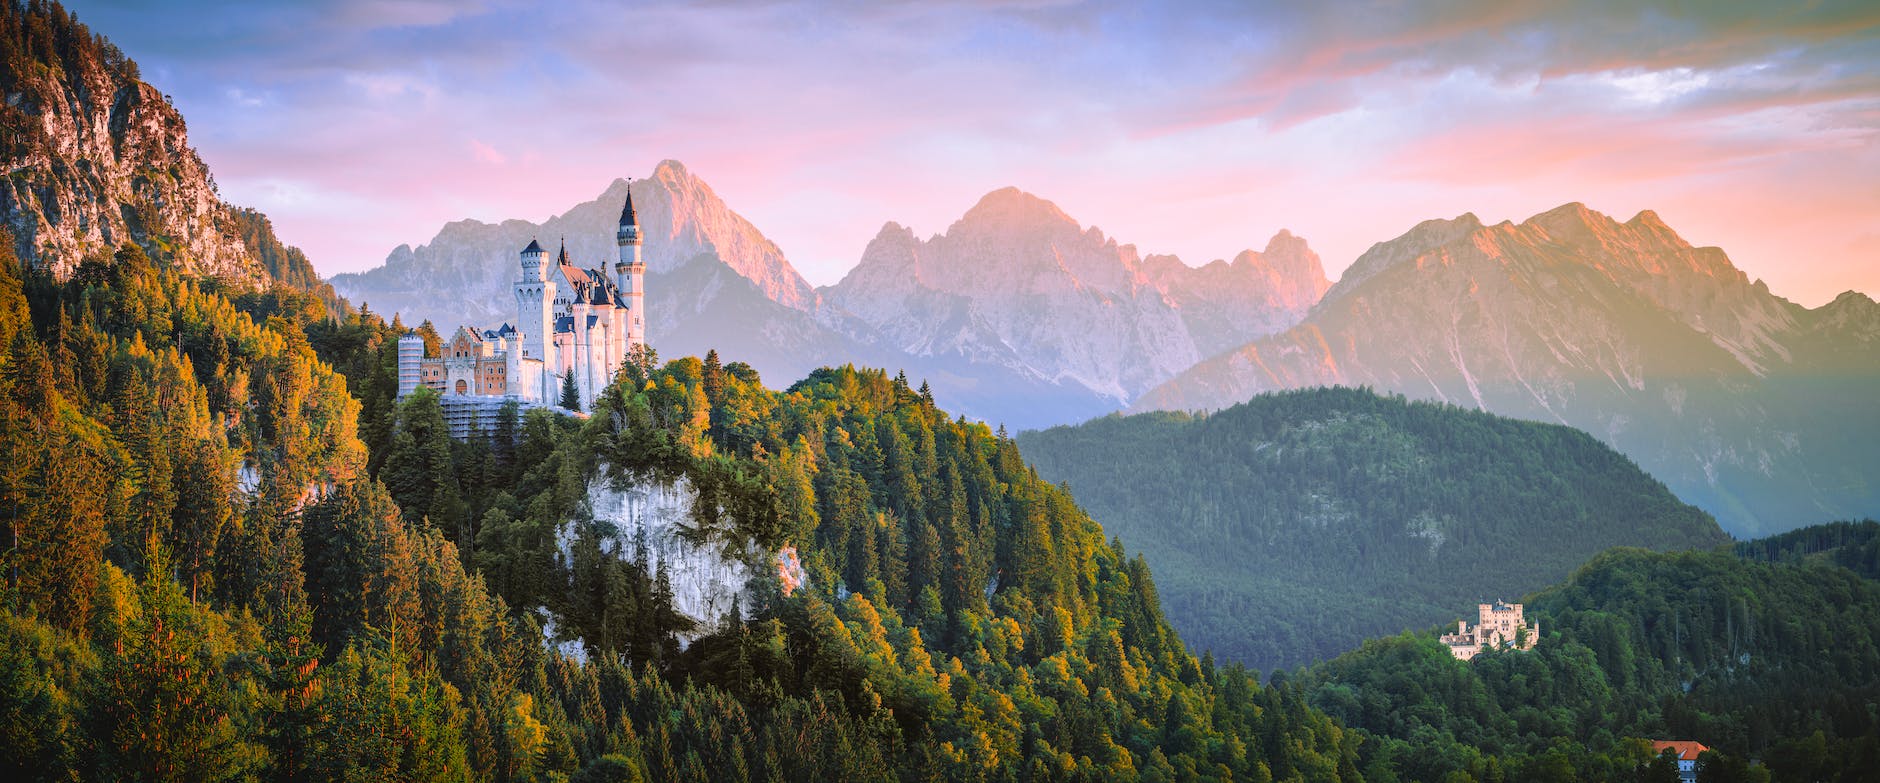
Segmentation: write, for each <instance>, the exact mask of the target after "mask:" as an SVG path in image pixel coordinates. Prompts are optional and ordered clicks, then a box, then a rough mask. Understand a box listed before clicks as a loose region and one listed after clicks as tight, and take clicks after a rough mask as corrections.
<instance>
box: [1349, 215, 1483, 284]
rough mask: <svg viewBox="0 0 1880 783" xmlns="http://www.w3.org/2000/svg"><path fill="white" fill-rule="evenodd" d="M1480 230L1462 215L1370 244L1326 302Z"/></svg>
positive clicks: (1425, 223) (1472, 218)
mask: <svg viewBox="0 0 1880 783" xmlns="http://www.w3.org/2000/svg"><path fill="white" fill-rule="evenodd" d="M1480 230H1482V219H1481V218H1478V217H1476V216H1475V213H1474V212H1464V213H1462V214H1460V215H1457V216H1456V217H1455V218H1453V219H1450V220H1443V219H1441V218H1435V219H1431V220H1425V221H1423V222H1421V223H1418V224H1416V225H1415V226H1414V227H1412V228H1411V229H1410V230H1409V231H1406V232H1404V233H1403V234H1401V235H1399V236H1397V237H1396V238H1395V239H1390V240H1387V241H1384V242H1379V243H1377V244H1375V245H1372V246H1371V248H1370V249H1369V250H1366V251H1364V254H1363V255H1360V256H1358V260H1356V261H1353V262H1352V263H1351V266H1349V267H1347V268H1346V269H1345V273H1344V274H1343V275H1340V276H1339V278H1338V282H1337V283H1336V284H1334V285H1333V286H1332V287H1331V289H1330V290H1328V291H1326V292H1325V297H1324V298H1325V299H1331V298H1333V297H1334V296H1342V295H1344V293H1345V292H1348V291H1351V290H1353V289H1355V288H1357V287H1358V286H1359V285H1360V284H1362V283H1363V282H1364V281H1366V280H1369V279H1371V278H1372V277H1373V276H1375V275H1377V274H1378V273H1379V272H1382V271H1384V270H1386V269H1389V268H1391V267H1394V266H1396V265H1398V264H1401V263H1405V262H1407V261H1413V260H1415V259H1416V258H1417V257H1418V256H1421V255H1423V254H1424V253H1427V252H1429V251H1431V250H1435V249H1436V248H1439V247H1442V246H1444V245H1447V244H1449V243H1451V242H1454V241H1456V240H1458V239H1461V238H1463V237H1466V236H1469V235H1471V234H1474V233H1475V232H1477V231H1480Z"/></svg>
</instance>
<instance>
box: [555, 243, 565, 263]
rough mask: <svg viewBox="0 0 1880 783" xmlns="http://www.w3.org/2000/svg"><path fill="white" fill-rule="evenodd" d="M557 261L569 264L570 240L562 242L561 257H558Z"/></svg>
mask: <svg viewBox="0 0 1880 783" xmlns="http://www.w3.org/2000/svg"><path fill="white" fill-rule="evenodd" d="M555 261H556V262H557V263H562V264H566V263H568V240H566V239H563V240H562V241H561V255H559V256H557V257H556V258H555Z"/></svg>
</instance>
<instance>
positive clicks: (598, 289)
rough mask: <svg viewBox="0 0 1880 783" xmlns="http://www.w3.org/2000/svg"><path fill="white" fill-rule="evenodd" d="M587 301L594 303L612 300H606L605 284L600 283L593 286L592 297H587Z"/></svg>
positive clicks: (605, 302) (604, 302)
mask: <svg viewBox="0 0 1880 783" xmlns="http://www.w3.org/2000/svg"><path fill="white" fill-rule="evenodd" d="M588 302H590V303H592V304H595V305H606V304H613V303H612V302H609V301H607V284H606V283H602V284H600V285H597V286H595V287H594V298H592V299H589V300H588Z"/></svg>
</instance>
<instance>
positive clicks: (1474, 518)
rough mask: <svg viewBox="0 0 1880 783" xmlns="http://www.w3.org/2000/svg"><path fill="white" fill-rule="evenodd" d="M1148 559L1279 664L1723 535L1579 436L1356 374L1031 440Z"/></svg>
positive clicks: (1230, 638)
mask: <svg viewBox="0 0 1880 783" xmlns="http://www.w3.org/2000/svg"><path fill="white" fill-rule="evenodd" d="M1019 444H1020V448H1021V450H1022V451H1023V452H1024V454H1025V457H1026V458H1027V459H1029V460H1031V461H1032V463H1033V464H1035V465H1036V466H1037V468H1038V472H1039V475H1040V476H1042V477H1043V478H1044V479H1046V480H1047V481H1054V482H1064V483H1066V484H1068V485H1069V487H1070V489H1071V491H1072V492H1073V493H1075V494H1076V496H1077V500H1078V502H1079V503H1081V504H1083V506H1084V508H1086V509H1088V510H1089V511H1090V514H1091V516H1092V517H1094V518H1095V519H1097V520H1098V521H1099V522H1101V523H1103V525H1104V528H1105V529H1106V530H1109V531H1110V532H1111V533H1112V534H1113V535H1115V536H1117V537H1118V538H1120V539H1121V540H1122V542H1123V543H1124V544H1125V545H1127V546H1129V547H1130V548H1131V549H1132V550H1134V551H1136V552H1139V553H1141V554H1143V555H1144V556H1145V557H1147V558H1148V560H1149V563H1150V564H1151V565H1152V566H1153V567H1154V569H1155V573H1156V576H1157V580H1158V584H1159V585H1160V586H1161V588H1162V598H1163V600H1164V601H1165V602H1166V605H1167V606H1168V609H1169V616H1170V618H1171V620H1172V621H1173V623H1174V625H1175V627H1176V628H1178V629H1179V630H1180V631H1181V633H1182V638H1184V639H1186V640H1188V642H1189V643H1190V644H1192V645H1194V646H1195V647H1196V648H1198V649H1208V650H1211V651H1213V652H1214V653H1215V654H1216V655H1220V656H1222V657H1223V658H1225V659H1230V660H1236V661H1240V662H1243V663H1246V664H1247V665H1249V666H1253V667H1255V668H1259V669H1264V670H1271V669H1275V668H1287V667H1292V666H1296V665H1299V664H1302V663H1308V662H1311V661H1315V660H1321V659H1324V658H1328V657H1331V656H1333V655H1337V654H1339V653H1341V652H1344V651H1346V650H1349V649H1352V648H1354V647H1356V646H1358V644H1359V643H1360V642H1362V641H1363V640H1365V639H1367V638H1371V637H1375V636H1380V635H1389V634H1393V633H1396V632H1398V631H1401V630H1403V629H1405V628H1427V627H1429V626H1431V625H1434V624H1437V623H1441V622H1446V621H1450V620H1452V619H1453V618H1457V617H1461V616H1465V615H1469V614H1470V613H1472V612H1473V608H1474V606H1475V605H1476V603H1478V602H1480V601H1487V600H1494V599H1495V598H1498V597H1499V598H1512V597H1514V596H1518V595H1522V594H1524V593H1527V592H1530V591H1533V590H1536V589H1539V588H1541V587H1544V586H1546V585H1549V584H1553V583H1556V582H1558V581H1560V580H1562V579H1564V578H1565V577H1566V576H1567V575H1568V574H1569V573H1571V572H1572V570H1573V569H1574V568H1576V567H1578V566H1579V565H1580V564H1582V563H1584V562H1586V560H1587V558H1590V557H1592V556H1593V555H1594V554H1596V553H1598V552H1599V551H1601V550H1603V549H1606V548H1607V547H1612V546H1621V545H1625V546H1642V547H1650V548H1653V549H1681V548H1691V547H1704V546H1713V545H1717V544H1721V543H1724V542H1725V541H1727V540H1728V539H1727V538H1726V537H1725V536H1724V535H1723V533H1722V532H1721V531H1720V530H1719V529H1718V528H1717V525H1716V523H1715V522H1713V521H1712V520H1711V518H1710V517H1709V516H1708V515H1706V514H1704V513H1703V512H1702V511H1699V510H1698V509H1695V508H1692V507H1690V506H1687V505H1685V504H1683V503H1681V502H1679V501H1678V499H1677V498H1676V497H1673V496H1672V495H1671V493H1670V492H1669V491H1667V490H1666V489H1665V487H1664V485H1663V484H1660V483H1659V482H1658V481H1656V480H1654V479H1652V477H1650V476H1648V475H1646V474H1645V473H1643V472H1642V471H1640V470H1639V468H1638V466H1637V465H1634V464H1633V463H1632V461H1631V460H1629V459H1626V458H1625V457H1624V456H1622V455H1620V454H1618V453H1617V452H1615V451H1613V450H1612V449H1610V448H1608V447H1606V446H1605V445H1604V444H1601V443H1600V442H1599V441H1598V440H1596V439H1594V438H1592V437H1591V436H1589V435H1587V434H1586V433H1583V432H1580V431H1578V430H1575V429H1572V428H1569V427H1562V426H1556V425H1547V424H1538V423H1534V422H1526V421H1518V420H1514V419H1507V418H1502V417H1499V416H1494V415H1491V414H1487V413H1482V412H1480V411H1473V410H1466V409H1462V408H1458V407H1455V406H1452V405H1441V404H1434V403H1423V402H1407V401H1405V400H1404V398H1402V397H1401V396H1394V397H1383V396H1379V395H1376V394H1373V393H1371V392H1369V391H1367V390H1359V389H1344V388H1333V389H1313V390H1306V391H1296V392H1282V393H1276V394H1265V395H1261V396H1259V397H1256V398H1254V399H1253V400H1252V401H1250V402H1247V403H1244V404H1241V405H1236V406H1234V407H1232V408H1228V409H1226V410H1223V411H1220V412H1217V413H1214V414H1212V415H1206V416H1194V415H1190V414H1180V413H1149V414H1142V415H1137V416H1128V417H1118V416H1110V417H1106V418H1102V419H1096V420H1094V421H1090V422H1087V423H1085V424H1082V425H1079V426H1076V427H1057V428H1053V429H1049V430H1044V431H1042V432H1028V433H1024V434H1022V435H1020V436H1019Z"/></svg>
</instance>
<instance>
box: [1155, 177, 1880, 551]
mask: <svg viewBox="0 0 1880 783" xmlns="http://www.w3.org/2000/svg"><path fill="white" fill-rule="evenodd" d="M1321 385H1349V386H1357V385H1365V386H1371V387H1375V388H1378V389H1384V390H1390V391H1395V392H1400V393H1403V394H1406V395H1409V396H1412V397H1417V398H1423V399H1432V400H1441V401H1446V402H1451V403H1455V404H1459V405H1465V406H1470V407H1476V408H1481V409H1484V410H1489V411H1493V412H1496V413H1501V414H1504V415H1510V416H1518V417H1522V418H1530V419H1536V420H1540V421H1552V422H1560V423H1565V424H1570V425H1573V426H1575V427H1579V428H1582V429H1585V430H1587V431H1589V432H1591V433H1593V434H1594V435H1596V436H1598V437H1600V438H1602V439H1604V440H1605V441H1606V442H1608V443H1610V444H1612V445H1613V446H1614V447H1616V448H1618V449H1619V450H1620V451H1622V452H1624V453H1626V454H1627V455H1629V456H1631V457H1632V458H1634V459H1635V460H1637V461H1638V462H1639V463H1640V464H1641V465H1642V466H1643V467H1645V468H1646V469H1647V470H1648V471H1650V472H1651V473H1652V474H1653V475H1654V476H1657V477H1658V478H1660V479H1662V480H1664V481H1665V482H1666V483H1667V484H1669V485H1670V486H1671V488H1672V489H1673V490H1674V491H1676V492H1677V493H1678V495H1679V496H1680V497H1682V498H1684V499H1686V500H1689V501H1691V502H1693V503H1696V504H1697V505H1698V506H1701V507H1703V508H1705V509H1706V510H1709V511H1711V512H1712V513H1714V514H1716V515H1717V517H1718V519H1719V521H1720V522H1721V523H1722V524H1723V525H1724V527H1725V528H1726V529H1728V530H1730V531H1731V532H1733V533H1736V534H1738V535H1755V534H1761V533H1767V532H1772V531H1779V530H1785V529H1788V528H1791V527H1794V526H1796V525H1798V524H1801V523H1804V522H1807V521H1810V520H1815V519H1820V518H1824V517H1845V516H1859V515H1863V514H1872V513H1874V512H1875V511H1876V510H1880V482H1877V480H1876V479H1875V478H1874V477H1873V475H1872V470H1871V466H1872V465H1875V464H1880V440H1877V439H1876V438H1875V437H1874V436H1875V435H1880V415H1876V413H1875V408H1874V406H1873V403H1872V400H1873V399H1875V395H1876V393H1880V308H1876V306H1875V304H1874V303H1873V301H1872V300H1870V299H1867V298H1866V297H1864V296H1861V295H1859V294H1856V293H1852V292H1850V293H1848V294H1846V295H1843V296H1842V297H1841V298H1839V299H1837V300H1835V301H1834V302H1832V303H1830V304H1828V305H1825V306H1823V307H1821V308H1818V309H1815V310H1808V309H1806V308H1803V307H1800V306H1798V305H1795V304H1794V303H1791V302H1789V301H1787V300H1784V299H1782V298H1780V297H1777V296H1775V295H1773V294H1771V293H1770V292H1769V290H1768V288H1767V287H1766V286H1764V285H1763V284H1762V282H1761V281H1756V282H1751V281H1750V280H1748V278H1747V277H1746V276H1745V275H1744V274H1743V273H1742V272H1741V271H1739V270H1737V269H1736V268H1735V267H1734V266H1732V265H1731V264H1730V261H1729V259H1728V258H1727V257H1726V256H1725V255H1724V253H1723V251H1721V250H1719V249H1717V248H1708V247H1705V248H1700V247H1692V246H1691V245H1690V244H1689V243H1687V242H1685V241H1684V240H1683V239H1682V238H1680V237H1679V236H1678V235H1677V234H1676V233H1675V232H1673V231H1672V230H1671V229H1670V228H1669V227H1667V226H1666V225H1665V224H1664V223H1663V222H1661V221H1660V220H1659V219H1658V217H1657V215H1655V214H1653V213H1651V212H1643V213H1640V214H1639V215H1638V216H1636V217H1634V218H1632V219H1631V220H1630V221H1627V222H1624V223H1620V222H1618V221H1615V220H1613V219H1611V218H1608V217H1606V216H1605V215H1601V214H1599V213H1597V212H1593V211H1591V210H1588V209H1586V208H1585V207H1583V206H1581V205H1579V204H1568V205H1566V206H1563V207H1560V208H1558V209H1555V210H1552V211H1549V212H1546V213H1543V214H1540V215H1536V216H1534V217H1533V218H1530V219H1529V220H1527V221H1526V222H1524V223H1521V224H1518V225H1517V224H1513V223H1506V222H1504V223H1501V224H1499V225H1494V226H1483V225H1482V224H1481V222H1480V221H1478V220H1477V219H1476V218H1475V216H1474V215H1463V216H1461V217H1459V218H1456V219H1455V220H1447V221H1441V220H1437V221H1428V222H1425V223H1423V224H1420V225H1418V226H1417V227H1416V228H1414V229H1412V230H1411V231H1409V232H1408V233H1406V234H1404V235H1403V236H1400V237H1398V238H1396V239H1394V240H1391V241H1389V242H1384V243H1380V244H1378V245H1376V246H1374V247H1372V248H1371V249H1370V250H1369V251H1367V252H1366V253H1365V254H1364V255H1363V256H1362V257H1360V258H1359V259H1358V260H1357V262H1356V263H1354V264H1353V265H1352V267H1351V269H1350V270H1349V271H1347V272H1346V274H1345V276H1344V278H1343V279H1342V280H1340V281H1339V283H1338V284H1337V285H1335V286H1333V287H1332V288H1331V290H1330V291H1328V292H1327V293H1326V296H1325V298H1324V300H1323V301H1321V302H1320V303H1319V304H1318V305H1317V306H1316V307H1315V308H1314V309H1313V310H1312V312H1311V313H1310V314H1309V315H1308V316H1307V317H1306V319H1305V320H1304V321H1303V322H1301V323H1300V324H1299V325H1297V326H1295V327H1293V328H1291V329H1289V330H1287V331H1285V332H1283V333H1280V334H1277V335H1273V336H1270V337H1266V338H1262V339H1258V340H1255V341H1252V342H1249V343H1247V344H1245V345H1243V346H1241V347H1239V348H1237V349H1235V350H1233V351H1230V352H1227V353H1224V354H1222V355H1219V356H1216V357H1213V358H1211V359H1209V360H1207V361H1204V362H1202V363H1200V364H1199V365H1197V366H1195V367H1193V368H1191V369H1189V370H1187V371H1185V372H1183V373H1182V374H1181V375H1179V376H1177V377H1176V378H1175V379H1173V380H1171V381H1169V382H1168V383H1166V384H1163V385H1162V386H1160V387H1158V388H1156V389H1154V390H1153V391H1151V392H1149V393H1148V394H1146V395H1144V396H1143V398H1142V399H1140V400H1139V401H1138V402H1137V403H1136V408H1137V409H1139V410H1152V409H1169V410H1186V409H1199V408H1219V407H1223V406H1226V405H1230V404H1233V403H1235V402H1239V401H1242V400H1245V399H1247V398H1249V397H1251V396H1253V395H1254V394H1258V393H1260V392H1264V391H1272V390H1279V389H1292V388H1302V387H1311V386H1321Z"/></svg>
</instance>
